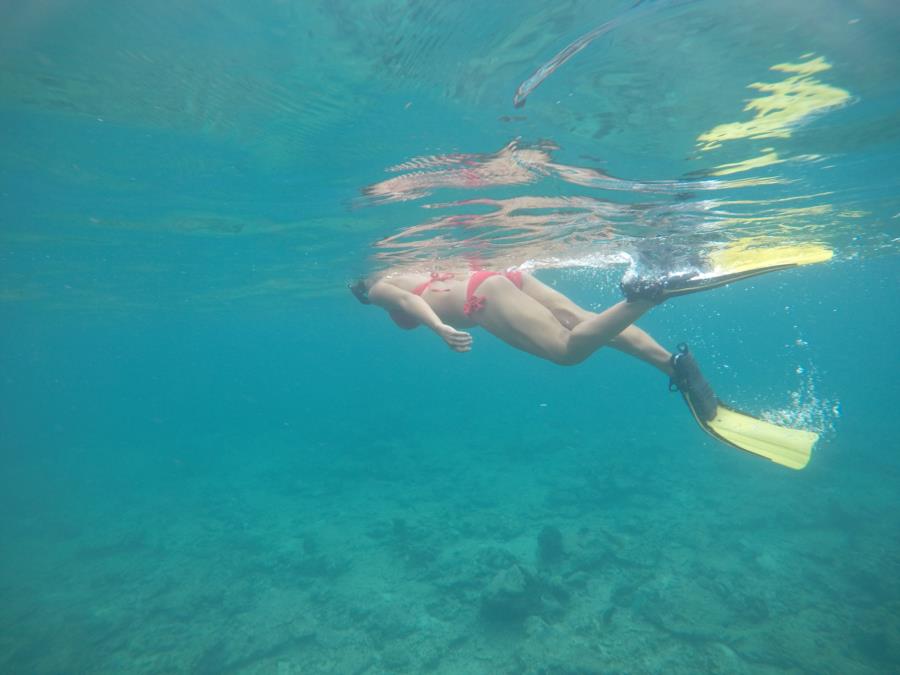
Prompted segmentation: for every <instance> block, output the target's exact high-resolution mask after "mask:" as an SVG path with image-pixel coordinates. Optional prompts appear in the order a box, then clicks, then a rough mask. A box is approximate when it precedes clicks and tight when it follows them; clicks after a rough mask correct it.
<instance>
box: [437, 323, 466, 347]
mask: <svg viewBox="0 0 900 675" xmlns="http://www.w3.org/2000/svg"><path fill="white" fill-rule="evenodd" d="M437 332H438V335H440V336H441V339H443V341H444V342H446V343H447V346H448V347H450V349H452V350H453V351H455V352H467V351H469V350H471V349H472V336H471V335H470V334H469V333H466V332H465V331H462V330H456V329H455V328H454V327H453V326H448V325H447V324H442V325H441V327H440V328H438V331H437Z"/></svg>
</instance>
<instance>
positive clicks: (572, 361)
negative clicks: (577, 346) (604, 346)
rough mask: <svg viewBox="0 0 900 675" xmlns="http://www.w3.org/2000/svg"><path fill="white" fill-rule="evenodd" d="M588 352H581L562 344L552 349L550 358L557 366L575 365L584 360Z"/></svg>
mask: <svg viewBox="0 0 900 675" xmlns="http://www.w3.org/2000/svg"><path fill="white" fill-rule="evenodd" d="M588 356H590V354H581V353H578V352H576V351H573V350H572V349H570V348H569V345H568V344H563V345H561V346H560V347H558V348H557V349H554V350H553V353H552V354H551V355H550V360H551V361H553V363H555V364H557V365H559V366H577V365H578V364H579V363H582V362H584V361H585V360H586V359H587V357H588Z"/></svg>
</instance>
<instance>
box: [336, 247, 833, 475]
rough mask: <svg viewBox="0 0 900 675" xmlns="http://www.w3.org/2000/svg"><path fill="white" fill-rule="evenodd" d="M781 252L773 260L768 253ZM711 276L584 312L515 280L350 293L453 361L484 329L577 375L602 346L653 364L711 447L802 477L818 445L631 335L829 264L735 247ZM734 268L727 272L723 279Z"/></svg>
mask: <svg viewBox="0 0 900 675" xmlns="http://www.w3.org/2000/svg"><path fill="white" fill-rule="evenodd" d="M773 251H777V254H775V253H773ZM726 253H728V254H729V255H730V257H728V256H726V255H721V256H720V261H721V262H722V263H723V264H719V265H718V266H717V269H716V271H715V273H709V272H701V271H698V270H693V271H688V272H684V273H681V274H669V275H662V276H657V277H644V278H641V277H635V276H626V278H625V279H623V282H622V290H623V292H624V294H625V298H626V299H625V300H623V301H621V302H619V303H617V304H616V305H613V306H612V307H610V308H608V309H606V310H604V311H602V312H599V313H595V312H590V311H587V310H585V309H583V308H581V307H579V306H578V305H577V304H575V303H574V302H573V301H572V300H570V299H569V298H568V297H566V296H565V295H563V294H562V293H559V292H558V291H556V290H554V289H552V288H550V287H549V286H547V285H545V284H543V283H541V282H540V281H538V280H537V279H536V278H535V277H534V276H532V275H530V274H527V273H523V272H520V271H508V272H495V271H488V270H473V271H455V270H454V271H445V272H432V273H431V274H430V275H427V274H416V273H408V272H399V271H394V272H391V271H389V272H387V273H385V274H383V275H381V276H379V277H376V278H370V279H361V280H359V281H357V282H356V283H355V284H353V285H352V286H351V290H352V291H353V294H354V295H355V296H356V298H357V299H358V300H359V301H360V302H362V303H364V304H374V305H377V306H379V307H381V308H382V309H384V310H386V311H387V312H388V314H389V315H390V317H391V318H392V319H393V321H394V322H395V323H396V324H397V325H398V326H400V327H401V328H404V329H412V328H416V327H417V326H419V325H424V326H426V327H427V328H429V329H430V330H432V331H434V333H436V334H437V335H438V336H439V337H440V338H441V339H442V340H443V341H444V342H445V343H446V344H447V346H448V347H449V348H450V349H452V350H453V351H456V352H468V351H470V350H471V348H472V336H471V334H470V333H468V332H467V331H466V330H461V329H465V328H471V327H474V326H481V327H482V328H484V329H485V330H487V331H488V332H489V333H492V334H493V335H495V336H497V337H498V338H500V339H501V340H503V341H504V342H506V343H507V344H509V345H511V346H513V347H515V348H517V349H520V350H522V351H525V352H528V353H530V354H534V355H535V356H538V357H540V358H543V359H547V360H549V361H552V362H554V363H557V364H560V365H566V366H570V365H575V364H578V363H581V362H582V361H584V360H585V359H587V358H588V357H589V356H591V354H593V353H594V352H595V351H597V350H598V349H600V348H601V347H603V346H610V347H612V348H614V349H617V350H619V351H622V352H625V353H626V354H629V355H631V356H634V357H636V358H638V359H640V360H641V361H644V362H646V363H649V364H650V365H652V366H654V367H655V368H657V369H658V370H660V371H661V372H663V373H664V374H666V375H668V376H669V377H670V378H671V383H672V384H673V385H674V386H675V387H677V388H678V389H679V390H681V392H682V393H683V394H684V398H685V401H686V402H687V403H688V406H689V407H690V409H691V412H692V413H693V415H694V417H695V418H696V420H697V421H698V423H700V425H701V426H702V427H703V428H704V430H706V431H707V432H709V433H710V434H712V435H713V436H715V437H716V438H717V439H719V440H722V441H724V442H726V443H729V444H731V445H734V446H736V447H739V448H741V449H744V450H748V451H750V452H753V453H755V454H759V455H762V456H764V457H767V458H769V459H772V460H773V461H776V462H779V463H781V464H785V465H787V466H791V467H793V468H802V467H803V466H805V465H806V463H807V462H808V460H809V453H810V450H811V448H812V445H813V443H814V442H815V440H816V438H817V437H816V435H815V434H811V433H810V432H804V431H797V430H793V429H784V428H782V427H778V426H775V425H772V424H769V423H766V422H763V421H761V420H757V419H755V418H753V417H750V416H747V415H744V414H742V413H738V412H736V411H734V410H732V409H731V408H728V407H727V406H725V405H724V404H722V403H721V402H720V401H719V399H718V398H716V396H715V394H714V393H713V390H712V389H711V388H710V386H709V384H707V382H706V380H705V379H704V378H703V376H702V375H701V374H700V371H699V368H698V367H697V365H696V363H695V362H694V361H693V356H692V355H691V354H690V353H689V352H688V351H687V348H686V347H684V348H680V349H679V351H678V352H677V353H676V354H672V353H670V352H669V351H667V350H666V349H665V348H663V347H662V346H661V345H660V344H659V343H657V342H656V340H654V339H653V338H652V337H651V336H650V335H648V334H647V333H646V332H644V331H643V330H641V329H640V328H638V327H637V326H635V325H633V324H634V322H635V321H637V320H638V319H639V318H640V317H641V316H643V315H644V314H645V313H646V312H648V311H649V310H650V309H652V308H653V307H654V306H655V305H657V304H659V303H660V302H663V301H665V300H667V299H669V298H672V297H676V296H679V295H685V294H687V293H694V292H697V291H702V290H706V289H709V288H715V287H718V286H722V285H725V284H727V283H731V282H733V281H738V280H741V279H746V278H748V277H751V276H755V275H758V274H762V273H765V272H770V271H775V270H779V269H785V268H786V267H793V266H796V265H801V264H808V263H810V262H821V261H823V260H827V259H828V258H829V257H830V255H831V252H830V251H827V250H826V249H821V248H820V247H781V248H776V249H768V250H762V251H761V252H759V251H757V252H754V251H752V250H750V251H748V248H747V247H746V246H735V247H733V249H731V250H729V251H726ZM729 264H730V267H731V268H730V269H729Z"/></svg>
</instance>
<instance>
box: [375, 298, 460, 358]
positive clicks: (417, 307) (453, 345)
mask: <svg viewBox="0 0 900 675" xmlns="http://www.w3.org/2000/svg"><path fill="white" fill-rule="evenodd" d="M369 300H371V301H372V304H373V305H378V306H379V307H382V308H383V309H386V310H388V311H392V310H399V311H401V312H404V313H406V314H408V315H409V316H411V317H413V318H414V319H416V321H418V322H419V323H421V324H422V325H424V326H427V327H428V328H430V329H431V330H433V331H434V332H435V333H437V334H438V335H439V336H440V337H441V339H442V340H443V341H444V342H446V343H447V346H449V347H450V349H452V350H454V351H457V352H467V351H469V350H470V349H471V348H472V336H471V335H469V334H468V333H466V332H465V331H461V330H456V329H455V328H454V327H453V326H450V325H448V324H446V323H444V322H443V321H441V318H440V317H439V316H438V315H437V314H435V311H434V310H433V309H432V308H431V305H429V304H428V303H427V302H425V301H424V300H423V299H422V298H421V297H420V296H418V295H416V294H415V293H410V292H409V291H404V290H403V289H402V288H398V287H397V286H394V285H393V284H391V283H388V282H386V281H377V282H375V284H374V285H373V286H372V287H371V288H370V289H369Z"/></svg>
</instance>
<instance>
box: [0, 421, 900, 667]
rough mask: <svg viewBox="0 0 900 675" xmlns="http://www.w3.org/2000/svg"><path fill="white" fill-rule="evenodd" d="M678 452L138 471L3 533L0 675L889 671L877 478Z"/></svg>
mask: <svg viewBox="0 0 900 675" xmlns="http://www.w3.org/2000/svg"><path fill="white" fill-rule="evenodd" d="M699 435H700V432H699V431H697V430H696V429H693V428H690V429H684V430H683V434H682V435H681V436H678V437H676V438H672V439H671V442H670V443H669V444H667V445H666V446H665V447H663V446H661V445H660V446H658V447H650V446H648V445H641V444H640V443H638V442H637V441H629V440H628V439H627V438H626V437H621V438H619V439H618V440H615V441H608V442H606V443H598V442H593V443H590V442H585V441H584V440H583V439H576V441H575V442H572V439H569V440H568V441H567V440H565V439H559V438H557V439H553V438H545V439H534V440H532V441H525V440H522V439H519V440H517V441H516V442H509V443H508V444H505V445H504V444H502V443H501V444H494V445H492V446H491V447H483V446H481V445H478V444H477V443H476V442H473V443H472V444H470V445H463V446H460V444H459V443H458V442H456V441H452V442H451V441H450V440H449V439H440V438H438V439H436V440H435V439H425V438H416V437H409V436H407V437H403V438H400V439H394V440H391V441H375V442H373V443H372V444H371V445H370V446H368V447H361V448H359V449H358V451H356V452H347V453H343V454H342V453H341V452H333V451H331V450H332V449H329V448H327V447H318V448H307V449H306V451H305V453H304V452H298V451H297V450H296V449H295V448H287V449H281V450H280V451H279V452H273V451H272V448H273V447H274V446H275V445H276V444H277V443H278V441H273V442H272V443H271V444H269V445H268V446H267V444H266V443H264V442H262V441H260V442H259V445H258V449H257V450H255V451H254V452H253V453H249V452H248V450H247V449H246V448H244V449H243V450H242V451H241V452H239V453H237V454H235V453H230V454H229V453H228V452H226V451H224V450H223V451H222V452H221V454H220V457H221V461H220V462H219V463H218V464H212V465H209V464H207V462H208V461H209V460H208V459H205V460H203V462H201V461H199V460H191V459H189V458H182V459H178V458H176V459H172V458H170V457H167V456H166V453H157V456H160V457H163V459H160V467H159V468H160V470H159V472H158V473H156V474H155V475H153V476H152V477H151V478H148V479H147V480H145V481H144V485H145V486H146V487H145V488H144V489H142V490H139V491H134V492H132V494H130V495H123V496H121V497H116V498H108V500H107V501H106V502H105V503H103V504H91V505H82V506H81V507H79V506H77V505H73V506H72V508H71V509H69V510H68V511H67V512H65V513H54V514H52V515H51V514H50V513H49V512H46V513H45V514H44V515H40V516H35V517H31V518H26V517H24V516H22V515H21V514H19V515H17V514H15V513H7V514H6V515H5V516H4V518H5V520H6V526H5V527H4V530H6V531H7V532H8V533H10V534H8V535H7V545H8V544H9V543H10V542H14V546H12V547H9V548H7V549H6V552H5V553H4V562H3V563H2V564H3V570H4V573H3V575H2V580H3V587H2V596H3V598H4V600H3V603H2V610H0V617H2V624H0V628H2V630H0V636H2V637H0V670H2V671H3V672H9V673H63V672H65V673H76V672H78V673H88V672H90V673H126V672H136V673H176V672H190V673H259V674H264V673H265V674H268V673H272V674H278V675H285V674H297V673H336V674H341V675H345V674H354V673H356V674H362V673H366V674H375V673H475V674H477V673H485V674H487V673H523V674H525V673H535V674H537V673H562V674H566V673H573V674H574V673H698V672H705V673H835V674H838V673H840V674H841V675H846V674H850V673H885V672H890V671H891V669H892V668H895V667H896V664H897V663H900V647H898V645H900V641H898V639H900V628H898V624H900V574H898V547H900V544H898V541H897V536H896V535H897V532H898V531H900V523H898V520H900V516H898V513H897V509H896V504H895V502H894V497H895V496H894V495H892V494H890V493H889V492H890V488H889V487H888V486H889V485H891V484H892V483H893V484H895V481H878V477H877V476H875V475H873V474H871V473H866V469H865V467H855V476H854V477H853V480H855V481H857V483H858V484H856V485H853V486H849V487H848V484H847V480H846V479H844V480H842V482H841V490H840V491H838V490H837V489H836V488H835V487H834V481H831V480H820V479H816V480H811V479H809V478H808V477H807V474H806V473H803V474H798V473H794V472H788V471H787V470H785V469H781V468H778V467H775V466H774V465H771V464H768V463H766V462H763V461H761V460H757V459H754V458H751V457H749V456H747V457H745V456H743V455H739V454H738V455H737V456H736V455H735V452H736V451H731V450H729V449H720V448H719V446H715V445H714V444H709V443H705V442H703V441H702V440H698V436H699ZM475 436H476V437H477V435H475ZM642 438H645V439H646V438H647V435H646V432H642ZM248 454H252V455H253V456H254V458H255V459H254V460H253V462H247V461H246V457H247V456H248ZM241 457H243V458H244V459H243V460H242V459H240V458H241ZM824 465H825V466H827V463H824ZM826 470H828V469H826V468H823V465H822V464H820V465H818V466H817V465H816V464H814V465H813V466H812V467H811V468H810V469H808V470H807V471H809V472H816V471H826ZM832 470H833V469H832ZM812 475H813V474H809V476H810V477H811V476H812ZM820 478H821V476H820ZM879 485H883V486H885V487H883V488H879ZM90 488H91V490H92V494H96V492H97V489H96V488H97V486H96V485H93V486H90ZM860 490H865V492H866V495H867V498H866V499H865V500H861V499H860V497H859V492H860Z"/></svg>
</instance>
